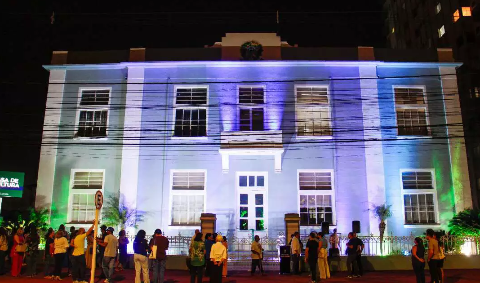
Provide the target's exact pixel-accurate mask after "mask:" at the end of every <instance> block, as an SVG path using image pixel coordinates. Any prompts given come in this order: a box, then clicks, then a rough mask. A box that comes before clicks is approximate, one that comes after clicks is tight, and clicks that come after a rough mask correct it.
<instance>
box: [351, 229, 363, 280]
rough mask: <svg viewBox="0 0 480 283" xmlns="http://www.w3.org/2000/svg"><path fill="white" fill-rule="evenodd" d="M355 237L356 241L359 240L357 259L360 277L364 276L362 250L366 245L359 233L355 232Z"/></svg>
mask: <svg viewBox="0 0 480 283" xmlns="http://www.w3.org/2000/svg"><path fill="white" fill-rule="evenodd" d="M353 237H354V238H355V241H357V257H356V258H355V260H356V261H357V266H358V277H362V276H363V264H362V252H363V249H364V248H365V245H364V244H363V241H362V240H361V239H360V238H358V237H357V233H355V232H353Z"/></svg>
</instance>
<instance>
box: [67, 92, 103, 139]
mask: <svg viewBox="0 0 480 283" xmlns="http://www.w3.org/2000/svg"><path fill="white" fill-rule="evenodd" d="M109 96H110V90H109V89H95V90H91V89H84V90H82V91H81V98H80V105H79V114H78V127H77V132H76V135H75V136H76V137H82V138H103V137H106V136H107V118H108V104H109Z"/></svg>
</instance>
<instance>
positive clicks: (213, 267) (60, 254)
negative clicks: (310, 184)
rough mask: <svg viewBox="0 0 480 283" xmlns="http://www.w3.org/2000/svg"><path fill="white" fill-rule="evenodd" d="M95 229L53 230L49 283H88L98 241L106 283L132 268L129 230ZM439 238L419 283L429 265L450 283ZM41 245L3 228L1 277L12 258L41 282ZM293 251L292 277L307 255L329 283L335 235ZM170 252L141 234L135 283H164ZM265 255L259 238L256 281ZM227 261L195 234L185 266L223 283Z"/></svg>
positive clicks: (416, 251)
mask: <svg viewBox="0 0 480 283" xmlns="http://www.w3.org/2000/svg"><path fill="white" fill-rule="evenodd" d="M93 229H94V226H93V225H92V226H91V227H90V228H89V229H88V230H85V229H84V228H79V229H78V230H77V229H75V228H74V227H71V228H70V233H68V232H66V230H65V226H64V225H60V227H59V228H58V230H57V231H54V230H53V229H52V228H50V229H49V230H48V231H47V233H46V234H45V251H44V254H43V257H44V270H43V273H44V278H47V279H53V280H62V279H63V278H62V275H63V273H62V271H63V269H64V267H67V268H68V276H71V277H72V280H73V282H74V283H84V282H87V281H86V273H87V269H91V268H92V263H93V254H94V251H93V246H94V242H95V241H96V243H97V250H96V258H95V259H96V260H95V261H96V264H97V267H98V268H99V269H100V270H101V274H100V277H101V278H104V279H105V280H104V283H110V282H112V276H113V274H114V272H115V271H118V272H120V271H122V270H123V269H124V268H126V267H127V266H128V265H129V256H128V254H127V245H128V244H129V240H128V238H127V236H126V233H125V231H124V230H121V231H120V232H119V234H118V238H117V237H116V236H115V235H114V228H112V227H106V226H105V225H103V226H101V227H100V234H99V235H98V236H97V238H96V239H95V238H94V235H93V234H94V233H93ZM440 237H441V235H439V234H436V233H435V232H434V231H433V230H432V229H428V230H427V231H426V239H427V241H428V251H427V252H426V250H425V244H424V242H423V240H422V238H420V237H417V238H415V243H414V246H413V247H412V251H411V254H412V266H413V270H414V272H415V275H416V280H417V283H425V265H426V264H427V263H428V266H429V269H430V276H431V282H433V283H439V282H445V281H444V272H443V262H444V259H445V253H444V248H443V246H442V244H441V242H439V241H438V240H439V239H440ZM348 239H349V240H348V242H347V243H346V256H347V260H346V263H347V269H348V276H347V277H348V278H357V277H361V276H362V275H363V267H362V252H363V250H364V248H365V246H364V243H363V242H362V240H361V239H360V238H358V237H357V235H356V233H354V232H350V233H349V234H348ZM85 243H86V244H87V246H86V247H85ZM39 244H40V235H39V233H38V230H37V229H36V227H35V226H30V227H28V228H27V229H26V230H24V229H22V228H19V229H18V230H17V231H16V233H15V234H13V237H8V234H7V231H6V229H5V228H3V227H0V275H3V274H5V273H6V270H5V258H6V256H7V255H9V257H10V260H11V275H12V276H14V277H18V276H20V274H21V271H22V267H23V266H26V268H25V275H26V276H27V277H34V276H36V275H37V260H38V258H39V252H40V251H39ZM289 245H290V250H291V258H292V262H293V266H292V267H293V274H295V275H300V274H301V269H300V258H301V254H302V253H304V260H305V263H306V264H308V266H309V269H310V274H311V281H312V282H317V281H318V280H320V279H328V278H330V268H329V259H330V260H332V259H333V258H336V257H337V258H339V257H340V249H339V248H340V247H339V236H338V234H337V230H336V229H334V231H333V233H332V234H331V235H330V237H329V239H327V238H326V236H325V235H324V234H323V233H321V232H320V233H315V232H311V233H310V235H309V238H308V240H307V242H306V245H305V248H304V245H303V243H302V241H301V239H300V233H298V232H295V233H294V234H293V235H292V236H291V240H290V243H289ZM168 247H169V241H168V239H167V237H165V236H164V235H163V234H162V231H161V230H160V229H156V230H155V232H154V236H153V237H151V239H150V241H147V239H146V232H145V231H144V230H140V231H138V233H137V235H136V237H135V240H134V242H133V250H134V256H133V261H134V265H135V283H140V282H144V283H150V271H152V273H153V282H155V283H163V282H164V275H165V268H166V258H167V250H168ZM8 251H9V252H8ZM263 252H264V249H263V248H262V245H261V243H260V237H259V236H258V235H256V236H255V237H254V241H252V245H251V275H252V276H254V275H255V272H256V270H257V268H258V269H259V271H260V273H261V274H262V275H265V271H264V269H263ZM425 255H427V259H425ZM227 258H228V242H227V238H226V237H224V236H221V235H219V234H216V233H213V234H212V233H207V234H205V235H203V234H202V233H201V232H200V231H199V230H196V231H195V234H194V235H193V237H192V240H191V242H190V246H189V256H188V257H187V262H186V265H187V267H188V269H189V271H190V282H191V283H195V282H197V283H201V282H202V279H203V277H209V278H210V282H212V283H216V282H222V278H225V277H227V269H228V260H227ZM142 276H143V279H142Z"/></svg>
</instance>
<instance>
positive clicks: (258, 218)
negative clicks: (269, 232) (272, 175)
mask: <svg viewBox="0 0 480 283" xmlns="http://www.w3.org/2000/svg"><path fill="white" fill-rule="evenodd" d="M267 177H268V176H267V172H237V176H236V183H237V184H236V187H237V225H238V226H237V227H238V228H237V229H238V230H239V231H240V232H242V231H245V232H248V231H251V230H255V231H256V232H257V231H258V232H265V231H266V229H267V220H268V218H267V215H268V210H267V209H268V206H267V191H268V183H267V181H268V179H267Z"/></svg>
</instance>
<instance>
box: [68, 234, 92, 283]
mask: <svg viewBox="0 0 480 283" xmlns="http://www.w3.org/2000/svg"><path fill="white" fill-rule="evenodd" d="M92 231H93V225H92V227H90V229H88V231H87V232H85V228H80V229H78V233H77V235H76V236H75V238H74V239H72V241H71V244H70V245H71V246H72V247H73V253H72V279H73V282H74V283H86V282H87V281H85V269H86V267H87V264H86V262H85V238H86V237H87V236H88V235H90V234H91V233H92Z"/></svg>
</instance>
